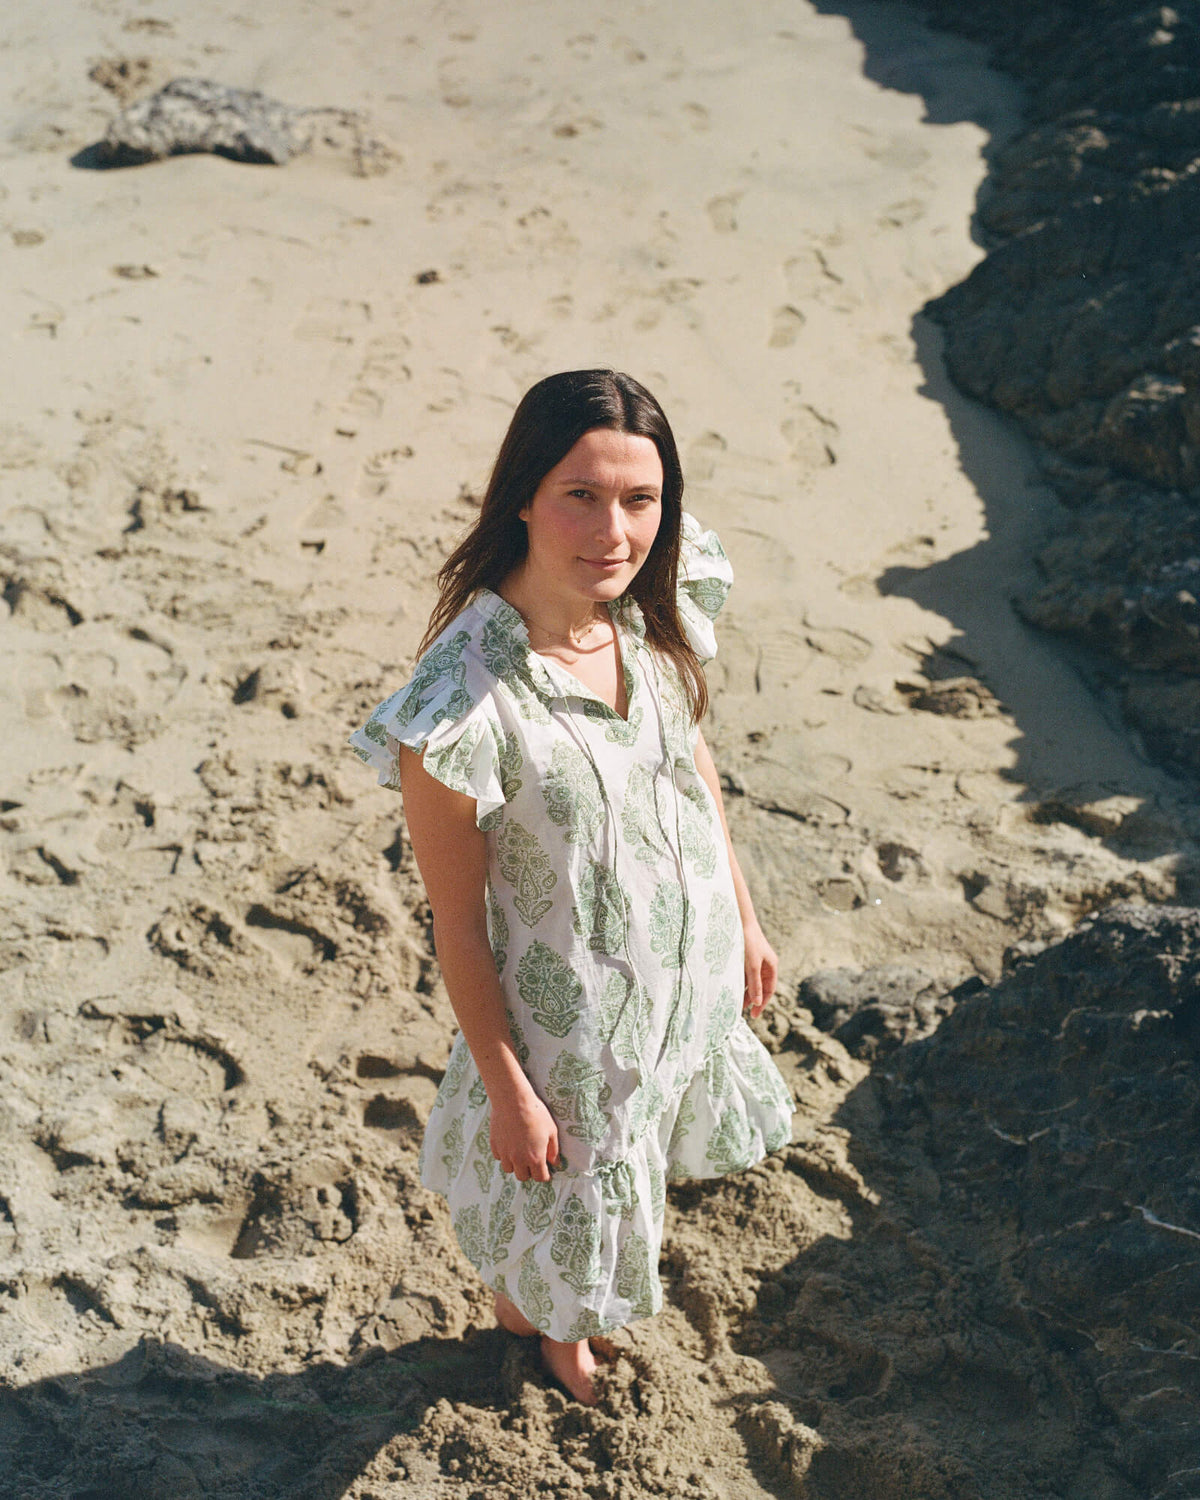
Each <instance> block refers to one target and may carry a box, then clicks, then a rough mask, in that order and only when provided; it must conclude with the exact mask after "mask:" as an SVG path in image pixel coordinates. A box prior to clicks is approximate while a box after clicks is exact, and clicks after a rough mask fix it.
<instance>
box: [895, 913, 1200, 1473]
mask: <svg viewBox="0 0 1200 1500" xmlns="http://www.w3.org/2000/svg"><path fill="white" fill-rule="evenodd" d="M1009 963H1010V967H1009V972H1008V973H1007V974H1006V975H1005V977H1004V978H1003V979H1002V980H1001V981H1000V983H999V984H997V985H996V986H994V987H993V988H991V989H989V990H986V991H983V992H982V993H978V994H976V995H974V996H971V997H960V1003H959V1004H958V1005H957V1006H956V1008H955V1009H954V1011H953V1013H952V1014H950V1015H949V1016H948V1017H947V1018H946V1019H945V1020H944V1021H943V1022H942V1025H941V1026H940V1028H939V1029H938V1030H937V1032H936V1033H935V1034H933V1035H932V1036H930V1037H928V1038H927V1039H925V1040H923V1041H919V1042H917V1043H916V1044H915V1045H913V1046H910V1047H908V1048H905V1049H904V1050H903V1051H901V1052H898V1053H896V1054H895V1055H894V1056H893V1057H892V1058H890V1059H889V1063H888V1072H887V1075H886V1077H885V1078H883V1079H881V1083H882V1086H883V1090H884V1093H885V1096H887V1097H889V1099H890V1104H889V1119H888V1121H887V1128H888V1130H889V1132H891V1133H896V1132H900V1131H903V1130H905V1129H913V1130H914V1131H915V1132H916V1136H917V1138H919V1142H920V1145H921V1148H922V1150H923V1151H924V1153H925V1154H926V1156H927V1158H928V1160H929V1161H930V1163H931V1164H932V1167H933V1169H934V1171H935V1172H936V1173H937V1175H938V1177H939V1178H940V1179H941V1182H942V1189H943V1202H947V1201H950V1202H953V1203H954V1204H955V1205H956V1212H957V1213H958V1214H959V1215H960V1217H961V1218H962V1219H963V1221H964V1222H971V1223H973V1224H974V1225H975V1229H974V1230H973V1233H974V1234H975V1235H976V1236H977V1238H978V1240H979V1241H980V1242H983V1241H986V1242H987V1243H988V1244H989V1251H988V1253H989V1255H990V1256H993V1257H995V1258H996V1260H997V1262H998V1270H997V1276H998V1278H999V1280H1000V1281H1001V1282H1005V1283H1007V1284H1009V1285H1010V1287H1011V1295H1012V1297H1013V1299H1014V1305H1016V1306H1020V1307H1021V1308H1022V1309H1023V1312H1022V1317H1023V1318H1024V1319H1025V1320H1026V1322H1027V1323H1030V1324H1032V1326H1033V1327H1035V1328H1036V1329H1037V1330H1039V1332H1038V1338H1039V1340H1040V1341H1041V1343H1042V1344H1043V1345H1045V1346H1047V1347H1054V1348H1056V1349H1058V1350H1059V1351H1061V1357H1063V1358H1064V1359H1067V1360H1069V1361H1070V1362H1071V1363H1072V1364H1073V1366H1075V1367H1076V1368H1077V1369H1078V1371H1079V1372H1080V1373H1081V1374H1082V1375H1083V1376H1084V1377H1085V1379H1086V1380H1087V1382H1088V1384H1089V1385H1091V1387H1092V1389H1093V1391H1094V1396H1095V1401H1096V1403H1097V1405H1098V1407H1099V1408H1100V1409H1101V1410H1103V1411H1104V1412H1105V1413H1106V1417H1107V1419H1108V1420H1109V1421H1110V1422H1111V1423H1112V1424H1113V1432H1114V1439H1115V1445H1116V1452H1117V1455H1118V1458H1119V1461H1120V1463H1121V1467H1122V1468H1123V1469H1124V1470H1125V1472H1126V1473H1127V1475H1128V1477H1129V1478H1130V1480H1131V1482H1132V1483H1133V1484H1134V1486H1135V1488H1136V1490H1137V1492H1138V1493H1139V1494H1146V1495H1149V1494H1162V1495H1171V1496H1174V1495H1176V1494H1178V1495H1180V1496H1182V1495H1184V1494H1188V1493H1191V1491H1189V1490H1187V1489H1186V1487H1185V1488H1184V1489H1180V1490H1176V1489H1173V1488H1164V1486H1167V1485H1168V1482H1169V1476H1170V1475H1172V1474H1177V1473H1180V1472H1187V1471H1189V1470H1190V1471H1191V1472H1193V1473H1194V1472H1195V1471H1196V1467H1197V1465H1200V1380H1198V1379H1197V1376H1196V1371H1197V1369H1200V1334H1198V1333H1197V1330H1196V1325H1195V1316H1194V1315H1195V1309H1196V1306H1197V1305H1198V1303H1200V1177H1197V1174H1196V1170H1195V1163H1196V1156H1197V1147H1198V1145H1200V911H1198V910H1194V909H1189V908H1164V907H1142V906H1133V905H1118V906H1113V907H1110V908H1108V910H1106V911H1104V912H1102V913H1100V914H1099V915H1097V916H1095V917H1093V918H1092V919H1091V920H1090V921H1088V922H1087V923H1085V924H1084V925H1083V926H1081V927H1080V928H1078V929H1077V930H1076V931H1075V932H1074V933H1073V934H1071V935H1070V936H1069V937H1068V938H1066V939H1065V940H1064V941H1062V942H1059V943H1056V944H1054V945H1052V946H1049V947H1046V948H1045V949H1043V950H1042V951H1040V952H1036V953H1029V954H1023V953H1020V952H1017V951H1014V953H1013V954H1012V955H1011V957H1010V960H1009Z"/></svg>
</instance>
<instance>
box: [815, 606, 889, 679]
mask: <svg viewBox="0 0 1200 1500" xmlns="http://www.w3.org/2000/svg"><path fill="white" fill-rule="evenodd" d="M804 632H805V634H804V639H805V641H806V642H807V643H808V645H809V646H811V647H812V649H813V650H814V651H819V652H820V653H821V654H822V656H832V657H833V659H834V660H835V661H839V662H841V664H842V665H843V666H844V667H850V666H857V665H858V664H859V663H860V662H864V661H866V659H867V657H868V656H870V654H871V651H872V650H873V647H872V645H871V642H870V641H868V640H867V639H866V637H865V636H861V635H856V634H855V632H854V631H852V630H843V629H842V628H841V627H840V626H838V625H830V626H825V625H814V624H813V623H812V621H811V620H809V618H808V616H807V615H805V617H804Z"/></svg>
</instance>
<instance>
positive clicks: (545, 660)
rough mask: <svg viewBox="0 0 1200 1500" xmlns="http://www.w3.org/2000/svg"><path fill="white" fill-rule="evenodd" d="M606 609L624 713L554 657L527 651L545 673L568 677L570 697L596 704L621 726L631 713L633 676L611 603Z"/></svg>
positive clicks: (619, 623)
mask: <svg viewBox="0 0 1200 1500" xmlns="http://www.w3.org/2000/svg"><path fill="white" fill-rule="evenodd" d="M607 608H608V618H609V620H610V621H611V622H612V628H613V645H614V646H615V647H616V652H617V664H618V666H619V667H620V669H621V681H622V683H623V684H624V686H625V712H624V713H620V712H619V711H618V710H617V709H616V708H615V707H614V706H613V705H612V704H611V703H609V702H607V701H606V700H605V699H604V698H602V697H601V696H600V694H599V693H598V692H597V691H596V690H595V688H590V687H588V685H587V683H586V682H584V681H583V680H582V678H580V677H577V676H576V675H575V673H574V672H572V671H571V669H570V667H568V666H566V665H564V663H562V662H561V661H559V660H558V659H557V658H556V657H553V656H543V655H542V654H541V652H540V651H534V649H533V647H532V646H530V648H529V650H530V652H531V653H532V655H534V656H536V657H537V659H538V660H539V661H540V662H541V663H542V664H543V665H544V666H545V667H546V669H547V671H550V670H551V669H552V668H553V669H556V670H557V671H559V672H561V673H562V675H563V676H564V677H569V678H570V679H571V681H572V683H574V685H575V688H574V692H573V693H572V695H571V696H572V697H575V698H583V699H585V700H587V701H589V702H592V703H598V704H599V705H600V706H601V708H604V709H607V711H608V712H609V713H610V714H612V716H613V718H614V719H619V720H620V722H621V723H622V724H628V723H629V715H630V714H631V713H632V712H633V694H634V681H635V674H634V673H633V672H632V671H631V669H630V667H629V663H628V661H627V659H626V658H627V652H626V650H625V642H624V641H623V640H622V639H621V622H620V620H619V619H618V618H617V615H616V612H615V611H614V609H613V607H612V604H611V603H610V604H609V605H608V606H607Z"/></svg>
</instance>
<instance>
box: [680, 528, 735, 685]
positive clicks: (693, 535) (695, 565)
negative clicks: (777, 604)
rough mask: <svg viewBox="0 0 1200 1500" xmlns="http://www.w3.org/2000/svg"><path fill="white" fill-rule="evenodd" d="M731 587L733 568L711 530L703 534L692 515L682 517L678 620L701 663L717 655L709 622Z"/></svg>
mask: <svg viewBox="0 0 1200 1500" xmlns="http://www.w3.org/2000/svg"><path fill="white" fill-rule="evenodd" d="M732 586H733V569H732V568H731V567H730V565H729V559H728V558H727V557H726V556H725V549H724V548H723V547H722V546H721V543H720V541H719V540H718V538H717V533H716V532H715V531H705V530H704V528H703V527H702V526H701V525H700V522H699V521H697V520H696V518H695V516H692V515H689V514H688V513H687V512H686V511H685V512H684V514H683V538H682V542H681V544H680V548H679V594H678V609H679V621H680V624H681V625H682V626H683V629H684V634H685V635H686V636H687V638H688V641H689V642H690V644H691V647H692V649H693V650H694V651H695V653H696V655H697V656H698V657H699V658H700V660H701V661H711V660H712V659H713V657H714V656H716V654H717V636H716V632H715V631H714V629H713V621H714V620H715V619H716V618H717V616H718V615H719V614H720V613H721V607H722V606H723V605H724V603H725V600H726V599H727V598H728V596H729V590H730V588H731V587H732Z"/></svg>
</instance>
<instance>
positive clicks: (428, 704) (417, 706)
mask: <svg viewBox="0 0 1200 1500" xmlns="http://www.w3.org/2000/svg"><path fill="white" fill-rule="evenodd" d="M470 642H471V632H470V631H468V630H458V631H455V630H454V627H453V626H451V627H449V629H448V630H447V631H446V632H444V633H443V634H442V635H441V636H439V638H438V639H437V640H436V641H435V642H434V643H433V645H432V646H431V647H430V648H429V650H428V651H427V652H426V653H425V655H424V656H422V657H421V659H420V661H418V663H417V669H416V671H415V672H414V673H413V676H412V678H411V679H410V681H408V682H407V683H406V684H405V685H404V686H403V687H402V688H400V689H399V691H398V692H395V693H393V694H392V695H391V697H390V698H385V699H384V701H383V702H382V703H381V704H379V706H378V707H377V708H375V709H374V710H373V711H372V713H371V715H370V717H369V718H368V719H367V722H366V723H365V724H364V725H362V727H361V728H359V729H357V730H355V732H354V733H353V734H352V735H351V736H350V747H351V749H352V750H353V751H354V753H355V754H356V755H357V756H358V758H359V759H360V760H361V761H363V762H364V764H366V765H368V766H370V767H371V768H372V769H373V770H375V771H377V772H378V773H379V785H380V786H384V787H388V788H389V789H390V790H392V791H397V792H398V791H399V790H400V758H399V750H400V746H401V745H407V746H408V747H409V748H410V749H411V750H416V751H424V752H425V755H424V766H425V769H426V770H427V771H428V772H429V774H430V775H431V776H434V777H436V778H437V780H438V781H440V782H441V783H442V784H443V785H444V786H448V787H449V788H450V789H451V791H455V792H462V793H464V794H465V795H466V796H468V797H474V799H475V804H476V807H475V821H476V822H477V823H480V824H482V823H483V820H484V819H485V818H486V817H487V816H488V815H489V814H490V813H494V812H495V811H497V809H499V808H501V807H503V806H504V803H505V801H506V798H505V795H504V786H503V779H502V774H501V753H502V748H503V738H504V737H503V731H502V730H501V728H500V724H499V721H498V719H497V716H496V713H495V710H494V707H493V706H492V704H491V701H490V694H489V692H488V691H487V687H486V683H485V682H484V681H478V682H474V683H473V682H472V681H471V678H472V676H473V675H476V674H473V673H472V672H471V670H470V668H471V663H470V662H469V661H468V660H467V659H465V657H466V653H467V648H468V647H469V645H470Z"/></svg>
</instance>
